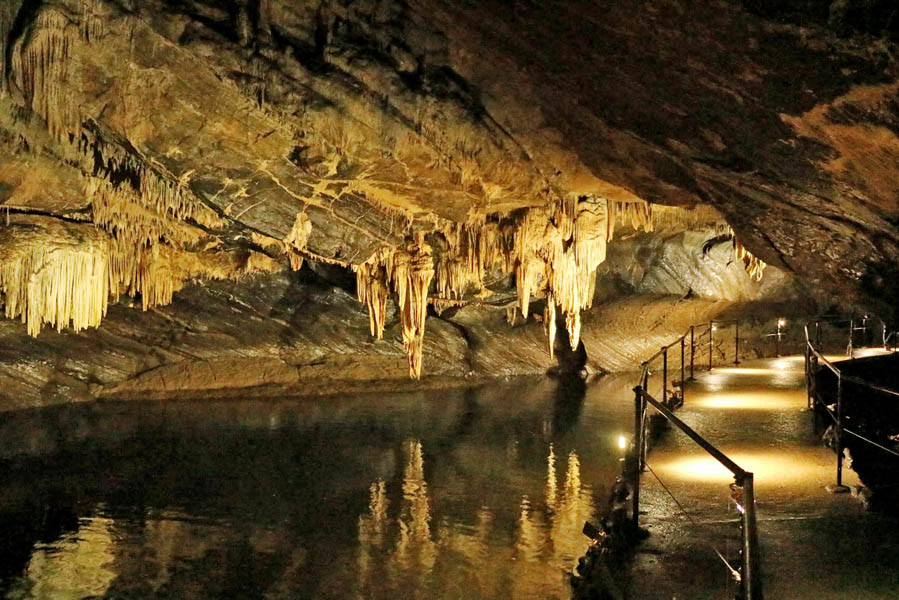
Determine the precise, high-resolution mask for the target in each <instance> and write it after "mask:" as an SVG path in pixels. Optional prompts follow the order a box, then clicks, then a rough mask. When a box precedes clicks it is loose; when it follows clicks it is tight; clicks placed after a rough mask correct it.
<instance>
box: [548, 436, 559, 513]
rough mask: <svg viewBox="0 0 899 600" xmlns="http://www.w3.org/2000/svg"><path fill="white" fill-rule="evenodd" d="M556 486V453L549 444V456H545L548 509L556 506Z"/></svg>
mask: <svg viewBox="0 0 899 600" xmlns="http://www.w3.org/2000/svg"><path fill="white" fill-rule="evenodd" d="M557 488H558V486H557V485H556V453H555V452H554V451H553V445H552V444H550V445H549V456H547V457H546V506H547V507H548V508H550V509H555V508H556V501H557V495H558V489H557Z"/></svg>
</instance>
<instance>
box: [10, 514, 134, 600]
mask: <svg viewBox="0 0 899 600" xmlns="http://www.w3.org/2000/svg"><path fill="white" fill-rule="evenodd" d="M112 528H113V521H112V520H111V519H105V518H101V517H92V518H89V519H85V520H83V521H82V522H81V523H80V525H79V529H78V532H77V533H75V534H73V535H71V536H66V537H65V538H64V539H62V540H60V541H58V542H55V543H53V545H52V546H51V547H38V548H36V549H35V550H34V551H33V552H32V555H31V560H30V561H29V563H28V568H27V570H26V572H25V575H24V577H23V579H22V580H21V582H20V583H19V584H17V586H16V587H18V586H21V588H20V589H16V587H14V588H13V589H12V590H10V592H11V594H10V596H9V597H11V598H99V597H102V596H104V595H105V594H106V592H107V591H108V590H109V586H110V585H111V584H112V582H113V581H114V580H115V578H116V576H117V575H118V573H116V572H115V571H114V570H113V569H112V568H111V565H112V563H113V562H114V561H115V559H116V547H115V537H114V533H113V531H112Z"/></svg>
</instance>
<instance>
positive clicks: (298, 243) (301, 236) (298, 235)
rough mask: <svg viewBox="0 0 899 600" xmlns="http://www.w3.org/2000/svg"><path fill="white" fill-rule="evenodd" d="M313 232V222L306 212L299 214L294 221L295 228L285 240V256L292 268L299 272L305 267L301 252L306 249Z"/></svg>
mask: <svg viewBox="0 0 899 600" xmlns="http://www.w3.org/2000/svg"><path fill="white" fill-rule="evenodd" d="M311 232H312V221H310V220H309V217H308V216H307V215H306V213H305V212H298V213H297V216H296V219H294V222H293V227H292V228H291V229H290V231H289V232H288V233H287V237H285V238H284V244H285V250H284V252H285V254H287V259H288V261H289V262H290V268H291V269H293V270H294V271H299V270H300V269H301V268H302V267H303V255H302V254H301V252H302V251H303V250H305V249H306V242H307V241H308V240H309V234H310V233H311Z"/></svg>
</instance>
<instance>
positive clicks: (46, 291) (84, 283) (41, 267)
mask: <svg viewBox="0 0 899 600" xmlns="http://www.w3.org/2000/svg"><path fill="white" fill-rule="evenodd" d="M108 254H109V238H108V236H107V235H106V234H105V233H103V232H102V231H100V230H98V229H96V228H95V227H93V226H92V225H88V224H81V223H68V222H64V221H59V220H55V219H51V218H43V217H19V218H17V219H16V220H14V221H12V222H11V223H10V224H9V225H7V226H5V227H3V228H2V229H0V290H2V291H3V293H4V295H5V301H6V306H5V311H6V316H7V318H15V317H20V318H21V320H22V322H23V323H26V325H27V328H28V334H29V335H32V336H37V335H38V333H40V331H41V327H42V326H43V324H44V323H47V324H48V325H50V326H52V327H55V328H56V329H57V330H62V329H63V328H64V327H67V326H69V324H70V323H71V326H72V328H73V329H74V330H75V331H80V330H82V329H84V328H86V327H96V326H98V325H99V324H100V322H101V320H102V319H103V317H104V316H105V315H106V306H107V299H108V296H109V290H108V285H107V281H108V280H107V268H108V266H107V257H108Z"/></svg>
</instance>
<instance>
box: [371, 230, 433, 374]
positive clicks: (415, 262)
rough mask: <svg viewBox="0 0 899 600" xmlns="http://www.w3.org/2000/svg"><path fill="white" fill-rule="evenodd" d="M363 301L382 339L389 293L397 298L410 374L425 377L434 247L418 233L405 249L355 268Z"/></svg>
mask: <svg viewBox="0 0 899 600" xmlns="http://www.w3.org/2000/svg"><path fill="white" fill-rule="evenodd" d="M354 269H355V271H356V289H357V295H358V297H359V301H360V302H362V303H363V304H365V305H366V307H367V308H368V314H369V320H370V323H371V331H372V335H376V336H377V337H378V339H381V337H382V336H383V332H384V322H385V320H386V313H387V297H388V295H389V290H391V289H392V290H393V292H394V293H395V294H396V296H397V307H398V308H399V312H400V321H401V323H402V326H403V347H404V348H405V350H406V354H407V355H408V357H409V373H410V375H411V376H412V377H414V378H415V379H418V378H419V377H421V361H422V348H423V342H424V333H425V320H426V317H427V309H428V288H429V287H430V285H431V280H432V279H433V278H434V261H433V257H432V252H431V247H430V246H429V245H428V244H427V243H426V242H425V241H424V235H423V234H416V236H415V237H413V238H412V239H410V240H409V242H407V244H406V245H405V246H404V247H403V248H402V249H393V248H383V249H381V250H379V251H378V252H376V253H375V254H374V255H373V256H372V257H371V258H370V259H369V260H368V261H366V262H365V263H362V264H361V265H357V266H355V267H354Z"/></svg>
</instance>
